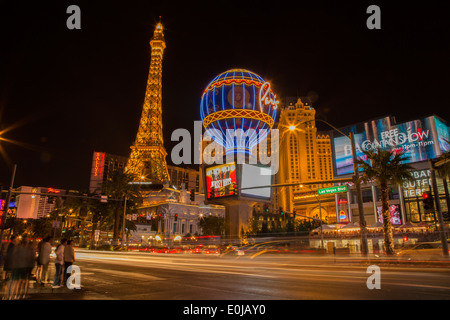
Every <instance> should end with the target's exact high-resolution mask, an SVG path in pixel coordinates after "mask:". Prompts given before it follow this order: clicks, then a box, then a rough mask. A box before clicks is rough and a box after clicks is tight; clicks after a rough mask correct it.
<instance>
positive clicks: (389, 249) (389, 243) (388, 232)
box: [380, 181, 395, 256]
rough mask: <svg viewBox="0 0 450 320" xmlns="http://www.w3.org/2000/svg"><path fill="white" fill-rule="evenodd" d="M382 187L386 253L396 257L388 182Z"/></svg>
mask: <svg viewBox="0 0 450 320" xmlns="http://www.w3.org/2000/svg"><path fill="white" fill-rule="evenodd" d="M380 187H381V205H382V211H383V213H382V214H383V232H384V251H385V253H386V254H387V255H390V256H391V255H394V254H395V251H394V236H393V232H392V225H391V212H390V210H389V188H388V185H387V181H384V182H382V183H381V185H380Z"/></svg>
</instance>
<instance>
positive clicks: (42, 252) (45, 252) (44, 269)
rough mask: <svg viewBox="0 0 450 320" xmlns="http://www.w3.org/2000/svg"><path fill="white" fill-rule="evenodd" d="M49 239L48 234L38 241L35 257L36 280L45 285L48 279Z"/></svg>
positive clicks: (50, 250)
mask: <svg viewBox="0 0 450 320" xmlns="http://www.w3.org/2000/svg"><path fill="white" fill-rule="evenodd" d="M51 241H52V237H50V236H48V237H46V238H44V239H43V240H42V241H41V242H40V243H39V244H40V245H39V250H38V258H37V263H38V266H39V270H38V272H36V282H37V283H38V284H40V285H41V286H43V285H45V283H46V282H47V280H48V265H49V264H50V255H51V253H52V245H51Z"/></svg>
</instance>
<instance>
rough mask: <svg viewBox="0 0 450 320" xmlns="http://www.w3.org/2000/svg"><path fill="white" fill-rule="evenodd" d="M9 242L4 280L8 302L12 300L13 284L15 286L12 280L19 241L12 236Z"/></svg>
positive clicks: (4, 263)
mask: <svg viewBox="0 0 450 320" xmlns="http://www.w3.org/2000/svg"><path fill="white" fill-rule="evenodd" d="M9 240H10V242H9V244H8V247H7V248H6V253H5V255H4V257H3V280H4V281H5V290H6V292H5V294H4V297H3V299H7V300H9V299H12V294H13V284H14V281H13V279H12V271H13V262H14V252H15V248H16V247H17V245H18V241H19V240H18V239H17V238H16V236H15V235H12V236H11V237H10V239H9Z"/></svg>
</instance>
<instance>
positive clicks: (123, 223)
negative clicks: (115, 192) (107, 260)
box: [122, 195, 127, 246]
mask: <svg viewBox="0 0 450 320" xmlns="http://www.w3.org/2000/svg"><path fill="white" fill-rule="evenodd" d="M126 215H127V195H125V197H124V204H123V220H122V246H125V240H126V237H125V216H126Z"/></svg>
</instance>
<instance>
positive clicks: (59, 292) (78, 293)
mask: <svg viewBox="0 0 450 320" xmlns="http://www.w3.org/2000/svg"><path fill="white" fill-rule="evenodd" d="M2 289H3V290H2V292H1V294H0V295H2V298H3V293H4V289H5V288H4V287H3V288H2ZM85 292H86V290H84V289H83V287H82V288H81V289H78V290H75V289H74V290H70V289H68V288H67V287H65V286H64V287H60V288H53V286H52V284H51V283H46V284H45V285H38V284H37V283H36V281H34V280H30V283H29V288H28V297H27V298H25V299H20V300H80V299H83V297H84V295H85Z"/></svg>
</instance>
